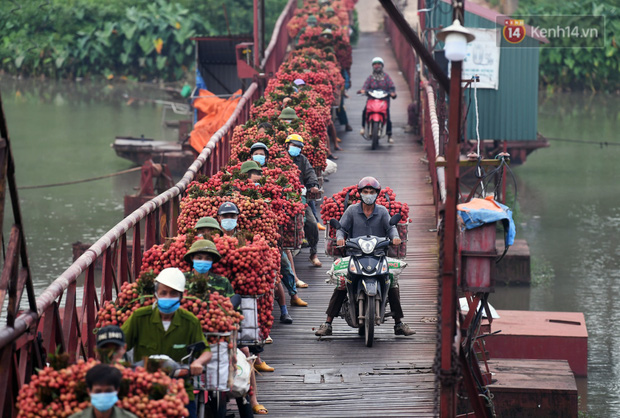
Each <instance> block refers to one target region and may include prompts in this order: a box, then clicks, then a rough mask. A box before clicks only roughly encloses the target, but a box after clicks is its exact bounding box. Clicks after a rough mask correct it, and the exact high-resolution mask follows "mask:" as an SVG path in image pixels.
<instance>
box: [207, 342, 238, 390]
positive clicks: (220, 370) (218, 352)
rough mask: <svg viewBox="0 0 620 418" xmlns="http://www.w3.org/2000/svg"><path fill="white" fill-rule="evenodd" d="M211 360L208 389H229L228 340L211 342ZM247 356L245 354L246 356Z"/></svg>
mask: <svg viewBox="0 0 620 418" xmlns="http://www.w3.org/2000/svg"><path fill="white" fill-rule="evenodd" d="M210 347H211V355H212V357H211V361H209V362H208V363H207V390H219V391H222V392H225V391H227V390H228V372H229V367H230V363H229V360H228V358H229V357H228V342H227V341H222V342H219V343H216V344H210ZM244 357H245V356H244Z"/></svg>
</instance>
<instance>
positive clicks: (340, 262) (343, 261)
mask: <svg viewBox="0 0 620 418" xmlns="http://www.w3.org/2000/svg"><path fill="white" fill-rule="evenodd" d="M350 260H351V257H343V258H337V259H336V260H334V262H333V263H332V266H331V268H330V269H329V270H328V271H327V273H326V274H327V275H328V276H329V278H328V279H326V280H325V283H328V284H333V285H334V286H336V288H337V289H338V290H344V289H345V287H346V278H347V271H348V269H349V261H350ZM387 262H388V268H389V271H390V281H391V284H390V287H398V277H399V276H400V275H401V273H402V272H403V270H404V269H405V267H407V263H406V262H404V261H403V260H399V259H397V258H391V257H387Z"/></svg>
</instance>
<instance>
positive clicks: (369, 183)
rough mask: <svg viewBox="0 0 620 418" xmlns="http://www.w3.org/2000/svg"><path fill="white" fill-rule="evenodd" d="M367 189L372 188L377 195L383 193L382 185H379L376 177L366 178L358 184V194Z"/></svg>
mask: <svg viewBox="0 0 620 418" xmlns="http://www.w3.org/2000/svg"><path fill="white" fill-rule="evenodd" d="M366 187H372V188H373V189H375V190H376V191H377V194H378V193H379V192H380V191H381V183H379V182H378V181H377V179H376V178H374V177H364V178H363V179H361V180H360V182H359V183H357V191H358V192H361V191H362V189H364V188H366Z"/></svg>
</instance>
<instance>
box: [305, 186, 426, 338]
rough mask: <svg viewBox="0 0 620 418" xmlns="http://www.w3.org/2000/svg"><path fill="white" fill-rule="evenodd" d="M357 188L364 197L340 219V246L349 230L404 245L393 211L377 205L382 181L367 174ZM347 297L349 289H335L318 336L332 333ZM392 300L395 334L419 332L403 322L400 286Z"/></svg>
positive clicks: (351, 233)
mask: <svg viewBox="0 0 620 418" xmlns="http://www.w3.org/2000/svg"><path fill="white" fill-rule="evenodd" d="M357 190H358V192H359V194H360V197H361V198H362V202H361V203H356V204H354V205H351V206H349V207H348V208H347V210H346V211H345V212H344V214H343V215H342V218H340V225H341V226H342V229H340V230H338V231H336V238H337V242H336V244H337V245H338V246H344V245H345V231H346V232H348V233H349V236H350V237H352V238H356V237H360V236H364V235H375V236H379V237H384V236H387V237H389V238H390V239H391V240H392V244H394V245H400V244H401V240H400V238H399V236H398V231H397V230H396V227H395V226H393V225H390V214H389V212H388V210H387V209H386V208H385V206H382V205H378V204H376V203H375V202H376V200H377V196H378V195H379V192H380V191H381V184H380V183H379V182H378V181H377V179H375V178H374V177H364V178H363V179H361V180H360V181H359V183H358V184H357ZM346 296H347V291H346V289H344V290H338V289H335V290H334V293H333V294H332V297H331V299H330V300H329V305H328V307H327V311H326V314H327V319H326V321H325V323H324V324H322V325H321V326H320V327H319V329H318V330H317V331H316V332H315V335H317V336H319V337H322V336H325V335H331V334H332V320H333V319H334V318H335V317H336V316H338V315H339V313H340V308H341V307H342V304H343V302H344V299H345V298H346ZM388 301H389V302H390V307H391V310H392V313H393V314H394V322H395V325H394V334H396V335H413V334H415V331H414V330H412V329H411V328H409V325H407V324H405V323H403V322H402V321H401V320H402V318H403V316H404V315H403V309H402V307H401V306H400V292H399V290H398V288H397V287H394V288H390V290H389V292H388Z"/></svg>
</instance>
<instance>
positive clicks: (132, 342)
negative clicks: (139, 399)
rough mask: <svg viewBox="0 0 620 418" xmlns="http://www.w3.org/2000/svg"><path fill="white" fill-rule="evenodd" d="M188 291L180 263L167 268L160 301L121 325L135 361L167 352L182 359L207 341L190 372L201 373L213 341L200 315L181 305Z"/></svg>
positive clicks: (158, 284)
mask: <svg viewBox="0 0 620 418" xmlns="http://www.w3.org/2000/svg"><path fill="white" fill-rule="evenodd" d="M184 291H185V275H184V274H183V272H181V270H179V269H178V268H176V267H169V268H166V269H163V270H162V271H161V273H159V275H158V276H157V277H156V278H155V297H156V299H157V300H156V302H155V304H154V305H152V306H145V307H143V308H138V309H137V310H136V311H135V312H134V313H133V314H131V316H130V317H129V319H128V320H127V321H125V323H124V324H123V326H122V327H121V329H122V330H123V332H124V333H125V338H126V342H127V348H128V349H130V350H131V349H132V348H133V349H134V361H139V360H141V359H143V358H145V357H149V356H151V355H156V354H165V355H167V356H169V357H170V358H172V359H173V360H174V361H176V362H178V363H179V362H181V360H182V358H183V357H184V356H185V355H186V354H187V349H186V347H187V346H188V345H191V344H195V343H197V342H203V343H204V344H205V346H206V347H207V348H206V349H205V350H203V352H202V353H201V354H200V356H199V357H198V358H197V359H196V360H194V361H193V362H192V364H190V374H191V375H199V374H201V373H202V372H203V368H204V366H205V365H206V364H207V363H208V362H209V361H210V360H211V351H210V349H209V348H208V347H209V344H208V343H207V340H206V338H205V336H204V334H203V333H202V326H201V325H200V321H199V320H198V318H196V316H195V315H194V314H193V313H191V312H189V311H187V310H185V309H183V308H181V307H180V306H181V299H182V297H183V292H184ZM186 390H187V394H188V396H189V404H188V405H186V408H187V410H188V411H189V416H190V417H192V418H193V417H196V403H195V402H194V399H195V397H194V391H193V388H192V387H191V385H186Z"/></svg>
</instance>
